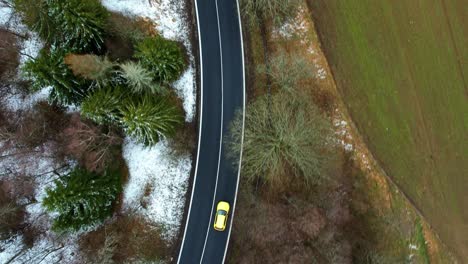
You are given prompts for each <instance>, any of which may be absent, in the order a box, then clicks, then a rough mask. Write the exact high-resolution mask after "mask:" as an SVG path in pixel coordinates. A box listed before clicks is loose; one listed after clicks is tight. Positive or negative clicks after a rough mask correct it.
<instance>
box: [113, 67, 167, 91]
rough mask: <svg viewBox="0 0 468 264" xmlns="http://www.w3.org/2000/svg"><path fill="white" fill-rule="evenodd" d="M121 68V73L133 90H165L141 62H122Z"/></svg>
mask: <svg viewBox="0 0 468 264" xmlns="http://www.w3.org/2000/svg"><path fill="white" fill-rule="evenodd" d="M120 68H121V70H120V71H119V74H120V76H121V77H122V78H123V79H124V80H125V82H126V84H127V85H128V86H129V88H130V89H131V92H133V93H142V92H151V93H162V92H163V91H164V90H163V88H162V86H161V85H159V84H156V83H154V82H153V76H152V74H151V72H150V71H148V70H147V69H145V68H144V67H143V66H142V65H141V64H140V63H138V62H132V61H130V62H126V63H123V64H121V65H120Z"/></svg>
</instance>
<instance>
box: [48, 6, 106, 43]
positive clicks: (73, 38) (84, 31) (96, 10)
mask: <svg viewBox="0 0 468 264" xmlns="http://www.w3.org/2000/svg"><path fill="white" fill-rule="evenodd" d="M47 2H48V3H49V15H50V16H51V17H53V18H54V20H55V25H56V26H57V28H58V29H59V30H60V32H61V34H60V36H59V37H58V38H56V43H59V45H60V46H62V47H68V48H70V49H71V50H73V51H81V52H83V51H93V50H97V51H100V50H102V48H103V44H104V28H105V25H106V22H107V18H108V16H109V14H108V12H107V10H106V9H105V8H104V7H103V6H102V5H101V3H100V1H98V0H67V1H63V0H47Z"/></svg>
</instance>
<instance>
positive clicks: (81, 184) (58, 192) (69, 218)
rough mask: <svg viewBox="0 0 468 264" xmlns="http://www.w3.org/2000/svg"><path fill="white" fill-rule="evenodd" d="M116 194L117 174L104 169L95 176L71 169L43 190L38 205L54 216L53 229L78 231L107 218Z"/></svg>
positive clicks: (118, 184)
mask: <svg viewBox="0 0 468 264" xmlns="http://www.w3.org/2000/svg"><path fill="white" fill-rule="evenodd" d="M120 191H121V183H120V175H119V173H117V172H115V171H110V170H106V171H105V172H104V173H103V174H102V175H98V174H96V173H92V172H88V171H86V170H84V169H81V168H75V169H74V170H73V171H72V172H70V173H69V174H68V175H64V176H61V177H60V179H59V180H56V181H55V188H54V189H51V188H49V189H47V190H46V192H47V196H46V197H45V198H44V200H43V202H42V203H43V205H44V207H45V208H46V210H47V211H49V212H55V213H58V216H57V217H56V218H55V219H54V223H53V229H54V230H56V231H66V230H69V229H71V230H79V229H80V228H82V227H86V226H89V225H92V224H95V223H98V222H100V221H103V220H104V219H105V218H106V217H109V216H110V215H111V214H112V206H113V204H114V203H115V201H116V199H117V196H118V194H119V193H120Z"/></svg>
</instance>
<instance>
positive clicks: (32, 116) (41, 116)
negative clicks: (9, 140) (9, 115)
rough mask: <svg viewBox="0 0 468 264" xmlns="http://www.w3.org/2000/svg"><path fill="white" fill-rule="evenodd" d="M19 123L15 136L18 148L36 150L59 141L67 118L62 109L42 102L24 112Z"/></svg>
mask: <svg viewBox="0 0 468 264" xmlns="http://www.w3.org/2000/svg"><path fill="white" fill-rule="evenodd" d="M18 123H19V125H18V126H17V128H16V131H15V135H14V136H15V140H16V142H17V144H18V146H21V147H28V148H35V147H39V146H41V145H42V144H44V143H46V142H47V141H49V140H55V139H57V137H58V135H59V133H60V131H61V130H62V129H63V128H64V127H65V126H66V123H67V117H66V115H65V112H64V109H63V108H62V107H60V106H57V105H50V104H49V103H47V102H46V101H40V102H38V103H37V104H35V105H34V107H33V108H32V109H29V110H26V111H25V112H23V113H22V115H21V116H20V120H19V122H18Z"/></svg>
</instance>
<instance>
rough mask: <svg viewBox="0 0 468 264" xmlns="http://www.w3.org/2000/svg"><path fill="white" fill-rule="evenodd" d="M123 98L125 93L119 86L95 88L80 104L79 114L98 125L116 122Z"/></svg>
mask: <svg viewBox="0 0 468 264" xmlns="http://www.w3.org/2000/svg"><path fill="white" fill-rule="evenodd" d="M124 99H125V94H124V92H123V90H122V89H121V88H120V87H105V88H102V89H96V91H94V92H92V93H90V94H89V95H88V96H87V97H86V98H85V99H84V101H83V103H82V104H81V114H82V115H83V116H84V117H86V118H88V119H91V120H93V121H94V122H96V123H97V124H100V125H103V124H106V123H112V122H116V121H117V120H118V119H119V115H120V114H119V106H120V105H121V104H122V101H123V100H124Z"/></svg>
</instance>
